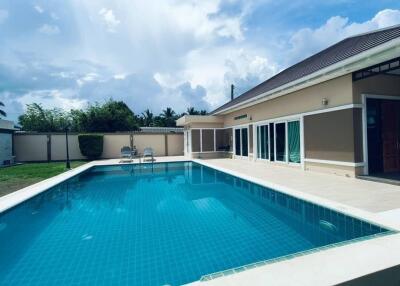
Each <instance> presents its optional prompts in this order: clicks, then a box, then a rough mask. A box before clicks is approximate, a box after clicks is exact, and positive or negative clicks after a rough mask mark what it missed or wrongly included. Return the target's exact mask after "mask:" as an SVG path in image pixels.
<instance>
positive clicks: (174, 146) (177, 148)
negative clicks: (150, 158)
mask: <svg viewBox="0 0 400 286" xmlns="http://www.w3.org/2000/svg"><path fill="white" fill-rule="evenodd" d="M182 136H183V135H181V134H176V135H175V134H174V135H173V134H169V135H168V136H167V140H168V156H180V155H183V148H184V146H183V138H182Z"/></svg>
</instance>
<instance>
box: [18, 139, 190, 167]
mask: <svg viewBox="0 0 400 286" xmlns="http://www.w3.org/2000/svg"><path fill="white" fill-rule="evenodd" d="M48 137H49V138H50V144H47V141H48ZM133 144H134V145H135V146H136V148H137V149H138V151H139V153H143V150H144V148H145V147H152V148H153V149H154V151H155V155H156V156H165V155H166V154H167V152H166V150H167V149H166V148H168V155H169V156H180V155H183V134H134V135H133ZM123 146H130V134H129V133H122V134H105V135H104V145H103V154H102V157H101V158H103V159H109V158H119V157H120V153H121V148H122V147H123ZM68 147H69V155H70V159H71V160H81V159H85V157H84V156H83V155H82V154H81V152H80V149H79V142H78V134H70V135H68ZM14 151H15V155H16V160H17V161H19V162H29V161H47V160H48V153H49V155H50V156H51V157H50V158H51V160H52V161H60V160H65V159H66V146H65V135H64V134H57V133H55V134H54V133H53V134H15V135H14Z"/></svg>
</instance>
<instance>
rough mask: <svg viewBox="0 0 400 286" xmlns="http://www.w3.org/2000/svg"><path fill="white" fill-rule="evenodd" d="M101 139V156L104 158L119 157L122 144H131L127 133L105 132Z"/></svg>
mask: <svg viewBox="0 0 400 286" xmlns="http://www.w3.org/2000/svg"><path fill="white" fill-rule="evenodd" d="M103 140H104V143H103V154H102V156H101V157H102V158H105V159H111V158H119V157H120V154H121V148H122V147H123V146H131V143H130V137H129V134H124V135H114V134H106V135H104V139H103Z"/></svg>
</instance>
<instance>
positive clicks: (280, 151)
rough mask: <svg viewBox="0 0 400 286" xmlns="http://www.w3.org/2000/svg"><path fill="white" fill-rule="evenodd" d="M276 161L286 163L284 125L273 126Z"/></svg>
mask: <svg viewBox="0 0 400 286" xmlns="http://www.w3.org/2000/svg"><path fill="white" fill-rule="evenodd" d="M275 145H276V161H283V162H285V161H286V123H284V122H283V123H276V124H275Z"/></svg>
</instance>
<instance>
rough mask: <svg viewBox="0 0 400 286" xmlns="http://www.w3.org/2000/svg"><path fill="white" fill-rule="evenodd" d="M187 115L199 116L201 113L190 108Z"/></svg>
mask: <svg viewBox="0 0 400 286" xmlns="http://www.w3.org/2000/svg"><path fill="white" fill-rule="evenodd" d="M186 113H187V114H188V115H199V112H198V111H197V110H196V109H194V107H188V108H187V110H186Z"/></svg>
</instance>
